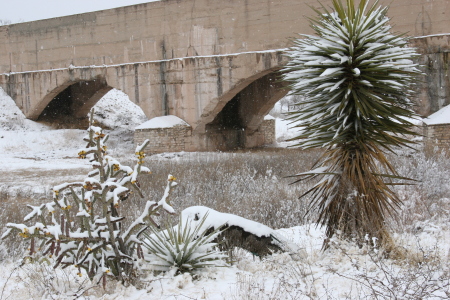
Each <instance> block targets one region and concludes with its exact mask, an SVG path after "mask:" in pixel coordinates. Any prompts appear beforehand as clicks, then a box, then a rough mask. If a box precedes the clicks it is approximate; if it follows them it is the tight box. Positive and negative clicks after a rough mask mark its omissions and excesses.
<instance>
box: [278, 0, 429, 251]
mask: <svg viewBox="0 0 450 300" xmlns="http://www.w3.org/2000/svg"><path fill="white" fill-rule="evenodd" d="M332 4H333V5H332V9H333V10H332V11H329V10H327V8H326V7H324V6H323V5H321V6H322V10H323V11H319V10H315V9H314V10H315V12H316V13H317V14H318V17H317V18H316V19H311V20H310V21H311V27H312V28H313V29H314V31H315V34H316V35H315V36H311V35H305V36H304V37H305V38H304V39H296V40H294V41H293V43H294V46H293V47H291V48H290V49H289V51H287V55H288V57H289V58H290V62H289V63H288V64H287V66H286V67H285V69H284V71H285V73H284V75H283V76H284V79H285V80H287V81H288V82H289V84H290V88H291V94H293V95H301V96H302V99H303V100H301V101H300V103H298V106H297V107H300V109H299V110H297V111H294V112H292V113H291V114H290V116H289V119H290V120H292V122H295V123H296V124H299V125H296V127H299V128H300V127H301V128H302V129H301V131H300V133H299V135H298V136H297V137H295V138H294V139H293V140H296V141H298V144H297V146H300V147H303V148H315V147H324V148H325V151H324V153H323V155H322V156H321V159H320V160H319V161H318V162H317V163H316V164H315V165H314V166H313V168H312V170H311V171H309V172H306V173H302V174H297V175H295V176H297V181H300V180H304V179H313V178H317V177H322V179H321V180H320V181H319V182H318V183H317V184H316V185H315V186H314V187H313V188H312V189H310V190H308V191H307V192H306V193H305V194H304V195H302V196H305V195H309V196H310V199H311V200H310V207H309V211H308V212H309V213H311V212H312V211H317V212H318V222H319V223H320V224H321V225H324V226H326V236H327V238H331V237H332V236H333V235H334V234H336V233H340V234H341V236H342V237H346V238H359V239H361V238H363V237H364V236H365V235H366V234H368V235H370V236H372V237H376V238H378V239H380V240H381V241H385V242H387V241H388V239H389V234H388V232H387V230H386V228H385V218H386V215H387V214H393V213H394V212H395V210H396V208H398V206H399V204H400V200H399V198H398V197H397V196H396V194H395V193H394V191H393V190H392V189H391V187H390V185H392V184H397V183H394V181H395V182H398V180H397V179H405V178H403V177H401V176H399V174H397V172H396V171H395V170H394V168H393V166H392V165H391V164H390V163H389V161H388V160H387V158H386V156H385V151H393V147H396V146H409V147H410V145H409V144H410V143H411V139H410V138H408V137H407V136H409V135H414V134H415V133H414V132H413V131H412V130H411V127H412V126H413V124H412V123H410V122H409V121H408V120H409V118H413V117H414V116H415V114H414V112H413V110H412V103H411V101H410V97H411V95H412V93H413V91H412V89H411V86H412V84H413V82H414V80H415V78H416V76H417V75H418V74H420V71H419V70H418V69H417V65H416V64H414V63H413V61H412V59H413V58H415V57H416V56H417V54H416V52H415V50H414V49H413V48H409V47H408V46H407V38H405V37H404V36H403V35H398V34H392V33H390V29H391V27H390V26H389V25H388V21H389V19H388V17H387V15H386V14H387V11H388V8H387V7H380V6H378V1H375V3H374V4H373V5H369V1H368V0H361V1H360V2H359V5H357V6H355V3H354V1H353V0H346V3H345V4H346V5H344V4H343V3H342V2H341V1H340V0H333V2H332ZM297 181H296V182H297ZM324 247H326V243H324Z"/></svg>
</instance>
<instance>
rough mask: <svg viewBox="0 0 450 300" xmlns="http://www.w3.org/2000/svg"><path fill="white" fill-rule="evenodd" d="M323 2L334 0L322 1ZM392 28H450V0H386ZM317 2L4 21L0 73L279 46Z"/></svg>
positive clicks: (162, 5)
mask: <svg viewBox="0 0 450 300" xmlns="http://www.w3.org/2000/svg"><path fill="white" fill-rule="evenodd" d="M322 3H323V4H324V5H325V6H328V5H330V4H331V1H330V0H324V1H322ZM380 3H381V4H383V5H390V11H389V16H390V17H392V18H393V21H392V23H393V25H394V30H395V31H399V32H408V34H410V35H412V36H421V35H429V34H439V33H447V32H448V31H449V30H448V25H449V15H450V1H448V0H396V1H391V0H382V1H380ZM308 6H312V7H315V8H319V3H318V2H317V1H316V0H228V1H223V0H183V1H181V0H165V1H158V2H150V3H144V4H139V5H133V6H127V7H120V8H115V9H109V10H103V11H98V12H92V13H85V14H79V15H73V16H67V17H59V18H53V19H48V20H41V21H34V22H27V23H20V24H13V25H8V26H1V27H0V41H1V43H0V73H5V72H23V71H31V70H46V69H56V68H64V67H68V66H69V65H70V64H72V65H74V66H90V65H97V66H100V65H103V64H106V65H111V64H122V63H128V62H142V61H151V60H161V59H170V58H179V57H186V56H204V55H215V54H229V53H240V52H245V51H259V50H267V49H279V48H284V47H286V46H288V44H289V38H291V37H296V36H297V34H298V33H311V28H310V27H309V23H308V20H307V18H306V17H307V16H313V15H314V14H315V13H314V12H313V11H312V10H311V8H310V7H308Z"/></svg>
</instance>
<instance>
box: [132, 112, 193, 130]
mask: <svg viewBox="0 0 450 300" xmlns="http://www.w3.org/2000/svg"><path fill="white" fill-rule="evenodd" d="M177 125H184V126H189V124H188V123H186V122H185V121H184V120H182V119H180V118H178V117H177V116H173V115H169V116H162V117H156V118H153V119H151V120H149V121H147V122H145V123H143V124H141V125H139V126H138V127H136V128H135V129H152V128H170V127H174V126H177Z"/></svg>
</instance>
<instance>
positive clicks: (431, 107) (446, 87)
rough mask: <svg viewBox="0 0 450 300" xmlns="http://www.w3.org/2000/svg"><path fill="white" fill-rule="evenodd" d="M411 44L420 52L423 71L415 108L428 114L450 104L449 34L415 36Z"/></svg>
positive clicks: (425, 114)
mask: <svg viewBox="0 0 450 300" xmlns="http://www.w3.org/2000/svg"><path fill="white" fill-rule="evenodd" d="M449 25H450V19H449ZM449 31H450V27H449ZM412 44H413V45H414V46H415V47H417V49H418V51H419V52H420V53H421V54H422V55H421V56H420V58H419V63H420V64H421V65H422V66H423V67H422V70H423V72H424V73H425V75H424V76H423V77H422V81H421V82H420V83H419V87H420V88H419V92H420V94H419V97H418V104H419V106H418V109H417V110H418V113H419V114H421V115H422V116H429V115H430V114H432V113H434V112H436V111H438V110H440V109H441V108H443V107H444V106H446V105H449V104H450V77H449V75H450V70H449V69H450V60H449V59H450V56H449V54H450V34H448V35H437V36H427V37H420V38H415V39H413V40H412Z"/></svg>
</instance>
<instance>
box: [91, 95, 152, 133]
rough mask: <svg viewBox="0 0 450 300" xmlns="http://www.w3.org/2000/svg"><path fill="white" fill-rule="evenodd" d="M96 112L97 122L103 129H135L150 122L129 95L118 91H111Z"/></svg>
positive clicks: (97, 105)
mask: <svg viewBox="0 0 450 300" xmlns="http://www.w3.org/2000/svg"><path fill="white" fill-rule="evenodd" d="M94 112H95V116H94V119H95V121H96V122H98V123H99V124H100V125H101V126H102V127H107V128H111V129H116V128H126V129H133V128H134V127H136V126H137V125H139V124H142V122H145V121H147V120H148V119H147V116H146V115H145V114H144V112H143V111H142V109H141V108H140V107H139V106H137V105H136V104H134V103H133V102H131V101H130V98H129V97H128V96H127V94H125V93H124V92H122V91H119V90H116V89H112V90H111V91H109V92H108V93H107V94H106V95H105V96H103V98H102V99H100V101H98V102H97V104H95V106H94Z"/></svg>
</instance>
